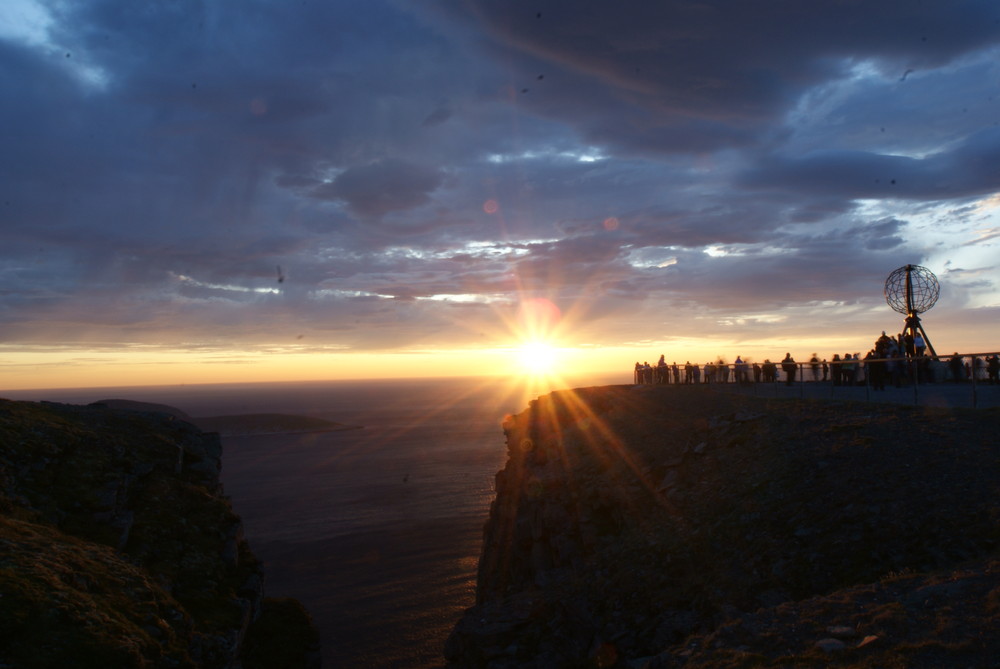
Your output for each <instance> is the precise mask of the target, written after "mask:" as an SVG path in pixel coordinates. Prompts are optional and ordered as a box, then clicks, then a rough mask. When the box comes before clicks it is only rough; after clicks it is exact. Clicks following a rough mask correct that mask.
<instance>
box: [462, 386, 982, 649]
mask: <svg viewBox="0 0 1000 669" xmlns="http://www.w3.org/2000/svg"><path fill="white" fill-rule="evenodd" d="M998 427H1000V414H998V413H997V412H996V411H995V410H990V411H980V412H973V411H961V410H955V411H945V410H929V409H917V408H912V407H893V406H888V405H870V404H851V403H832V402H821V403H813V402H805V401H795V400H771V401H765V400H758V399H756V398H752V397H738V396H735V395H728V394H719V393H714V392H712V391H710V390H708V389H704V388H673V387H665V388H660V387H638V388H632V387H608V388H593V389H583V390H578V391H564V392H559V393H553V394H551V395H548V396H545V397H542V398H539V399H538V400H537V401H535V402H533V403H532V405H531V407H530V408H529V409H528V410H527V411H525V412H523V413H521V414H519V415H517V416H513V417H510V418H509V419H508V420H507V421H506V423H505V426H504V431H505V434H506V439H507V447H508V453H509V459H508V462H507V464H506V466H505V468H504V469H503V471H501V472H500V473H499V474H497V480H496V489H497V495H496V500H495V501H494V503H493V505H492V507H491V510H490V515H489V519H488V522H487V524H486V527H485V532H484V546H483V552H482V556H481V559H480V565H479V575H478V584H477V603H476V606H475V607H474V608H472V609H470V610H469V611H468V612H467V613H466V615H465V616H464V617H463V619H462V620H461V621H460V622H459V624H458V625H457V626H456V628H455V630H454V632H453V633H452V635H451V637H450V639H449V641H448V644H447V648H446V655H447V656H448V659H449V661H450V662H451V663H452V664H453V665H454V666H465V667H494V668H499V667H570V666H573V667H576V666H598V667H626V666H628V667H668V666H690V667H695V666H697V667H703V666H704V667H707V666H761V665H765V664H771V663H777V664H780V663H782V662H785V663H791V664H794V665H795V666H827V665H828V664H829V663H830V662H831V661H832V658H831V657H830V654H831V653H838V654H839V655H838V656H837V658H836V661H837V663H838V666H889V665H893V664H894V663H895V664H898V663H899V662H903V664H905V665H906V666H946V665H947V666H953V665H954V666H958V665H955V664H954V663H959V664H961V666H988V665H989V663H990V662H992V661H993V660H992V659H990V658H995V657H997V656H1000V639H998V638H997V636H996V634H995V631H994V632H990V631H989V630H990V629H994V630H995V628H994V626H995V625H996V623H997V622H998V621H1000V562H998V560H997V550H998V546H1000V522H998V521H1000V494H998V493H1000V447H998V445H997V439H996V434H997V428H998ZM928 601H933V602H935V606H938V607H940V606H942V605H944V606H946V607H947V608H946V611H947V613H946V614H942V613H941V609H940V608H938V609H934V610H932V609H931V608H929V605H925V602H928ZM942 602H946V604H942ZM942 662H943V664H942ZM907 663H908V664H907ZM900 666H903V665H900Z"/></svg>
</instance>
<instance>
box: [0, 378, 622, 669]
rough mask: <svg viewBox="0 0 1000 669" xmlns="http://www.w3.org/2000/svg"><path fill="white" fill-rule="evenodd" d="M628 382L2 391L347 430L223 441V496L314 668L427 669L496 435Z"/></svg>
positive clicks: (475, 520)
mask: <svg viewBox="0 0 1000 669" xmlns="http://www.w3.org/2000/svg"><path fill="white" fill-rule="evenodd" d="M628 380H630V379H621V378H613V377H605V378H592V379H577V380H566V379H549V380H547V381H538V380H537V379H536V380H534V381H532V382H531V383H529V382H528V381H526V380H523V379H506V378H499V377H486V378H471V377H462V378H433V379H396V380H385V379H380V380H354V381H329V382H318V381H317V382H289V383H256V384H251V383H247V384H198V385H174V386H148V387H137V386H131V387H124V388H90V389H87V388H77V389H61V390H60V389H49V390H20V391H9V392H0V396H2V397H6V398H8V399H15V400H33V401H39V400H47V401H53V402H66V403H71V404H88V403H90V402H95V401H98V400H102V399H129V400H135V401H140V402H153V403H158V404H167V405H170V406H173V407H176V408H178V409H181V410H182V411H184V412H185V413H187V414H188V415H190V416H193V417H205V416H220V415H238V414H255V413H285V414H295V415H304V416H312V417H318V418H323V419H326V420H329V421H334V422H337V423H342V424H344V425H348V426H356V429H347V430H341V431H332V432H311V433H300V434H261V435H255V436H253V435H248V436H223V439H222V445H223V458H222V463H223V464H222V482H223V486H224V488H225V492H226V494H227V495H228V496H229V497H230V498H231V501H232V504H233V507H234V509H235V510H236V512H237V513H238V514H239V515H240V516H241V517H242V519H243V522H244V527H245V531H246V536H247V539H248V541H249V542H250V547H251V549H252V550H253V552H254V553H255V554H256V555H257V556H258V558H260V559H261V560H262V561H263V563H264V570H265V575H266V584H265V592H266V594H267V596H269V597H294V598H296V599H298V600H300V601H301V602H302V603H303V604H304V605H305V607H306V608H307V609H308V610H309V612H310V614H311V615H312V617H313V621H314V622H315V624H316V626H317V627H318V629H319V631H320V634H321V641H322V658H323V667H324V668H325V669H331V668H339V667H378V668H380V669H381V668H393V667H398V668H428V667H442V666H444V664H445V661H444V657H443V647H444V643H445V640H446V639H447V636H448V633H449V632H450V631H451V629H452V627H453V626H454V625H455V623H456V622H457V621H458V619H459V617H460V616H461V615H462V612H463V611H464V610H465V609H466V608H468V607H470V606H472V605H473V603H474V601H475V578H476V568H477V564H478V558H479V552H480V548H481V545H482V529H483V524H484V522H485V520H486V518H487V515H488V513H489V505H490V502H491V501H492V499H493V497H494V494H495V489H494V476H495V474H496V473H497V472H498V471H499V470H500V469H502V468H503V466H504V463H505V461H506V445H505V443H504V437H503V432H502V430H501V427H500V425H501V422H502V420H503V417H504V415H506V414H508V413H519V412H520V411H522V410H524V409H525V408H527V405H528V402H529V401H530V400H531V399H533V398H534V397H536V396H538V395H540V394H544V393H547V392H549V391H551V390H558V389H560V388H570V387H581V386H591V385H607V384H611V383H621V382H625V381H628Z"/></svg>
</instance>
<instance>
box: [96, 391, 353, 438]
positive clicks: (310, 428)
mask: <svg viewBox="0 0 1000 669" xmlns="http://www.w3.org/2000/svg"><path fill="white" fill-rule="evenodd" d="M94 404H95V405H102V406H106V407H108V408H111V409H126V410H128V411H142V412H152V413H166V414H170V415H171V416H174V417H176V418H178V419H180V420H183V421H186V422H188V423H191V424H192V425H194V426H196V427H197V428H198V429H199V430H201V431H203V432H218V433H219V434H220V435H221V436H223V437H247V436H263V435H275V434H306V433H310V432H340V431H343V430H360V429H362V428H363V427H364V426H363V425H346V424H344V423H336V422H333V421H329V420H324V419H322V418H315V417H313V416H299V415H296V414H283V413H251V414H237V415H226V416H206V417H195V416H190V415H188V414H187V413H185V412H184V411H182V410H180V409H178V408H176V407H172V406H169V405H167V404H155V403H152V402H136V401H134V400H123V399H107V400H99V401H97V402H94Z"/></svg>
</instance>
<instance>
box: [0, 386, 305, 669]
mask: <svg viewBox="0 0 1000 669" xmlns="http://www.w3.org/2000/svg"><path fill="white" fill-rule="evenodd" d="M221 452H222V449H221V446H220V442H219V438H218V435H213V434H205V433H202V432H201V431H199V430H198V429H197V428H195V427H194V426H193V425H190V424H189V423H186V422H184V421H181V420H178V419H177V418H176V417H175V416H172V415H170V414H167V413H158V412H157V413H152V412H135V411H119V410H112V409H110V408H107V407H100V406H91V407H77V406H69V405H57V404H49V403H42V404H35V403H29V402H9V401H6V400H0V666H4V667H18V668H21V667H213V668H214V667H219V668H223V667H238V666H240V663H242V665H243V666H244V667H246V668H247V669H250V668H252V667H262V666H287V667H304V666H310V665H312V666H315V664H316V658H317V657H318V653H317V652H316V648H315V647H314V646H315V644H316V639H317V638H318V636H317V634H316V631H315V629H313V628H312V627H311V624H310V622H309V617H308V614H307V613H306V612H305V611H304V609H302V607H301V606H300V605H298V603H297V602H294V601H288V600H280V601H279V600H268V599H264V597H263V594H264V590H263V585H264V581H263V574H262V571H261V568H260V564H259V562H258V560H257V559H256V558H255V556H254V555H253V553H252V552H251V551H250V549H249V547H248V545H247V542H246V541H245V539H244V537H243V528H242V523H241V522H240V519H239V517H238V516H237V515H235V514H234V512H233V510H232V508H231V507H230V504H229V501H228V499H227V498H226V497H224V496H223V491H222V486H221V485H220V483H219V470H220V466H221V462H220V457H221ZM276 626H280V627H283V628H284V629H285V632H284V634H283V636H284V638H283V639H282V643H283V647H275V644H274V643H273V642H271V641H269V640H270V639H271V638H272V637H273V635H274V634H273V631H272V630H273V628H274V627H276Z"/></svg>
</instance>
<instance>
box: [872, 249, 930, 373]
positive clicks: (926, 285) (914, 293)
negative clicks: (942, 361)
mask: <svg viewBox="0 0 1000 669" xmlns="http://www.w3.org/2000/svg"><path fill="white" fill-rule="evenodd" d="M884 292H885V301H886V302H888V303H889V306H890V307H892V308H893V310H894V311H896V312H898V313H901V314H903V315H904V316H906V321H905V326H904V328H903V334H904V335H905V334H908V335H909V336H910V337H916V336H917V333H918V332H919V333H920V334H921V336H922V337H923V339H924V344H925V345H926V346H927V350H928V351H930V352H931V355H933V356H935V357H936V356H937V353H936V352H935V351H934V347H933V346H931V340H930V338H928V337H927V333H926V332H925V331H924V327H923V325H921V323H920V316H919V314H922V313H924V312H925V311H927V310H929V309H930V308H931V307H933V306H934V304H935V303H936V302H937V300H938V296H939V295H940V294H941V285H940V284H939V283H938V280H937V277H936V276H934V272H932V271H930V270H929V269H927V268H926V267H921V266H920V265H904V266H903V267H900V268H899V269H896V270H893V271H892V273H891V274H890V275H889V278H888V279H886V280H885V291H884Z"/></svg>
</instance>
